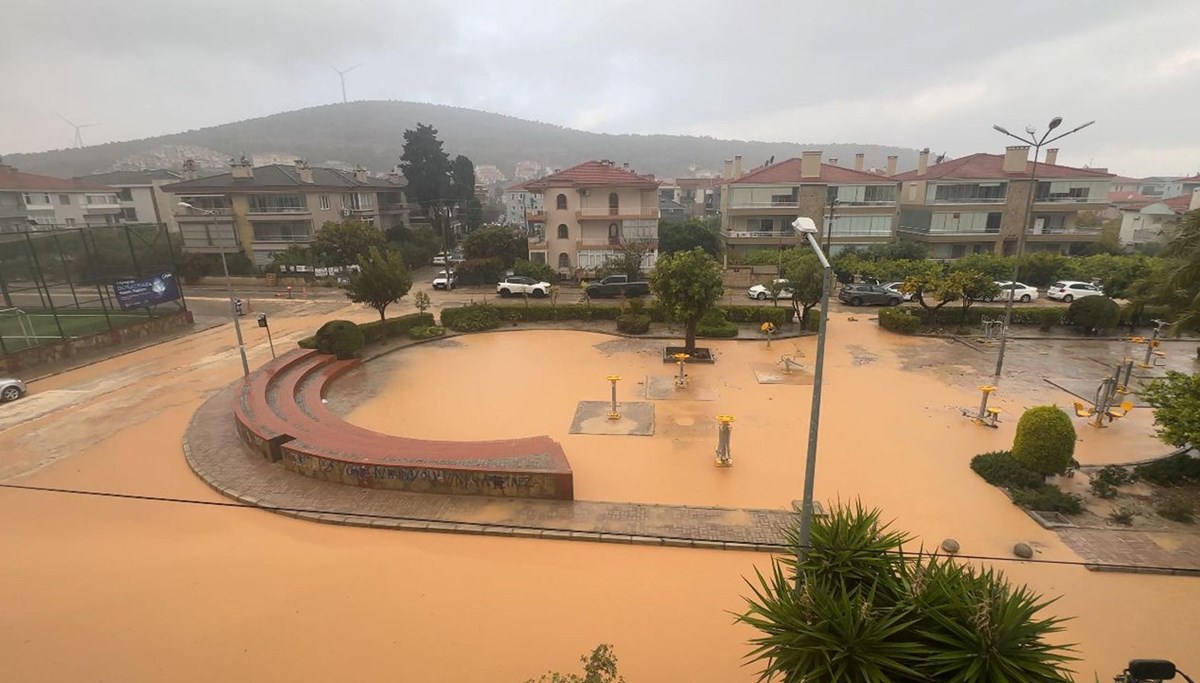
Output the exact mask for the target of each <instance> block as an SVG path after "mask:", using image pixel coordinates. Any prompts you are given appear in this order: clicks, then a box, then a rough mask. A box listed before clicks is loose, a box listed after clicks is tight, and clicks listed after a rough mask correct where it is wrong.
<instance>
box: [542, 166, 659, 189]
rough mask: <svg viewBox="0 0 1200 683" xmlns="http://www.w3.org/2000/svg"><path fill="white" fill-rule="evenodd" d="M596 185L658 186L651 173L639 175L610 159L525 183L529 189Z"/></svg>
mask: <svg viewBox="0 0 1200 683" xmlns="http://www.w3.org/2000/svg"><path fill="white" fill-rule="evenodd" d="M597 185H610V186H614V187H658V185H659V182H658V181H657V180H655V178H654V176H653V175H639V174H637V173H634V172H633V171H631V170H629V169H625V168H621V167H620V166H617V165H616V164H614V163H613V162H611V161H585V162H584V163H582V164H579V165H578V166H572V167H571V168H568V169H566V170H563V171H559V172H558V173H554V174H551V175H548V176H546V177H545V178H540V179H538V180H532V181H530V182H528V183H526V184H525V187H526V189H529V190H541V189H544V188H547V187H555V186H558V187H561V186H568V187H570V186H576V187H593V186H597Z"/></svg>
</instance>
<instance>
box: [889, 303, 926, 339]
mask: <svg viewBox="0 0 1200 683" xmlns="http://www.w3.org/2000/svg"><path fill="white" fill-rule="evenodd" d="M879 326H880V327H882V328H883V329H885V330H888V331H889V332H896V333H898V334H914V333H916V331H917V330H919V329H921V318H920V317H918V316H915V315H913V314H912V313H909V312H908V311H906V310H904V309H903V308H881V309H880V310H879Z"/></svg>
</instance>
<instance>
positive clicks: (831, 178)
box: [722, 157, 894, 185]
mask: <svg viewBox="0 0 1200 683" xmlns="http://www.w3.org/2000/svg"><path fill="white" fill-rule="evenodd" d="M802 163H803V162H802V160H801V159H800V158H799V157H793V158H791V159H787V160H786V161H780V162H779V163H777V164H771V165H770V166H764V167H762V168H759V169H755V170H753V171H750V172H749V173H746V174H744V175H742V176H741V177H739V178H729V179H726V180H724V181H722V184H724V185H734V184H736V185H742V184H760V185H779V184H791V183H800V184H803V183H813V184H821V183H893V184H894V181H892V179H891V178H888V177H886V176H880V175H878V174H875V173H869V172H867V171H856V170H854V169H852V168H846V167H844V166H834V165H833V164H821V175H820V177H817V178H804V177H801V175H800V166H801V164H802Z"/></svg>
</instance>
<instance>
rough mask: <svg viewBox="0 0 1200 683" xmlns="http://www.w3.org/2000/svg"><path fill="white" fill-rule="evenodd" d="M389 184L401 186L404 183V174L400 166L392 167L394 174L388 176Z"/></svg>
mask: <svg viewBox="0 0 1200 683" xmlns="http://www.w3.org/2000/svg"><path fill="white" fill-rule="evenodd" d="M387 179H388V182H389V183H391V184H393V185H401V184H403V183H404V174H403V173H401V172H400V165H399V164H397V165H395V166H393V167H392V172H391V173H389V174H388V177H387Z"/></svg>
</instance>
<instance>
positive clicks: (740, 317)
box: [719, 306, 815, 329]
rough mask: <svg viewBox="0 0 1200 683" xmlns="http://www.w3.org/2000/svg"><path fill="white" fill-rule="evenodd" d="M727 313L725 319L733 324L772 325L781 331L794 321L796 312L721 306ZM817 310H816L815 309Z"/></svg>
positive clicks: (755, 307)
mask: <svg viewBox="0 0 1200 683" xmlns="http://www.w3.org/2000/svg"><path fill="white" fill-rule="evenodd" d="M719 308H720V309H721V310H722V311H725V319H726V320H728V321H729V322H731V323H755V324H756V325H761V324H763V323H772V324H773V325H775V329H779V328H780V327H782V326H783V325H784V324H785V323H790V322H791V321H792V316H793V315H794V312H793V311H792V307H791V306H720V307H719ZM814 310H815V309H814Z"/></svg>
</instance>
